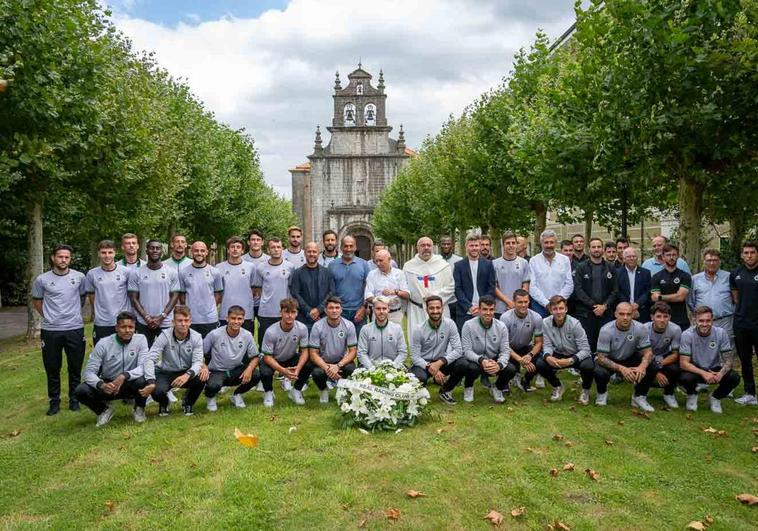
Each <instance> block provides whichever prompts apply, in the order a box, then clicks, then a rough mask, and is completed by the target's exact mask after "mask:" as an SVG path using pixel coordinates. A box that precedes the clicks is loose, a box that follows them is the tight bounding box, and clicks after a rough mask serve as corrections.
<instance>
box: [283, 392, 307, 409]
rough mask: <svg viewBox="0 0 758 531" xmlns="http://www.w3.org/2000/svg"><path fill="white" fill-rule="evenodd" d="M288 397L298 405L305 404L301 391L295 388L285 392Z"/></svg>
mask: <svg viewBox="0 0 758 531" xmlns="http://www.w3.org/2000/svg"><path fill="white" fill-rule="evenodd" d="M287 394H288V396H289V397H290V400H292V401H293V402H294V403H295V404H297V405H298V406H302V405H304V404H305V399H304V398H303V393H302V391H298V390H297V389H294V388H293V389H292V390H291V391H290V392H289V393H287Z"/></svg>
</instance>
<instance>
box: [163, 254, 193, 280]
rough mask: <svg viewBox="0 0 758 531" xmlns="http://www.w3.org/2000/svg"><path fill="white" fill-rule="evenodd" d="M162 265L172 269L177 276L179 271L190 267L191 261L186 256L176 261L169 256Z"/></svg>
mask: <svg viewBox="0 0 758 531" xmlns="http://www.w3.org/2000/svg"><path fill="white" fill-rule="evenodd" d="M163 265H167V266H169V267H170V268H172V269H174V270H175V271H176V274H177V275H178V274H179V271H181V270H182V269H184V268H185V267H189V266H191V265H192V259H191V258H190V257H188V256H182V259H181V260H177V259H176V258H174V257H173V256H169V257H168V258H166V259H165V260H164V261H163Z"/></svg>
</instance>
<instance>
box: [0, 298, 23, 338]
mask: <svg viewBox="0 0 758 531" xmlns="http://www.w3.org/2000/svg"><path fill="white" fill-rule="evenodd" d="M26 319H27V313H26V306H8V307H5V308H0V339H7V338H9V337H15V336H21V335H24V334H26Z"/></svg>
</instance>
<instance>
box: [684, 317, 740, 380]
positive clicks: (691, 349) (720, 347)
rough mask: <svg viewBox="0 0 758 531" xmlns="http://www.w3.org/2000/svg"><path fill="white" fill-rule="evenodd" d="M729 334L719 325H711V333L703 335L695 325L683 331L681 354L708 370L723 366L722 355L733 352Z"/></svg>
mask: <svg viewBox="0 0 758 531" xmlns="http://www.w3.org/2000/svg"><path fill="white" fill-rule="evenodd" d="M731 350H732V344H731V342H730V340H729V334H728V333H727V331H726V330H724V329H723V328H720V327H718V326H713V327H711V333H710V334H708V335H707V336H705V337H703V336H701V335H700V334H699V333H698V331H697V327H695V326H693V327H691V328H688V329H687V330H685V331H684V332H682V340H681V343H680V345H679V355H681V356H689V357H690V359H691V361H692V363H694V364H695V366H697V367H699V368H701V369H703V370H705V371H708V370H713V369H717V368H719V367H721V366H722V364H723V362H722V361H721V355H722V354H723V353H725V352H731Z"/></svg>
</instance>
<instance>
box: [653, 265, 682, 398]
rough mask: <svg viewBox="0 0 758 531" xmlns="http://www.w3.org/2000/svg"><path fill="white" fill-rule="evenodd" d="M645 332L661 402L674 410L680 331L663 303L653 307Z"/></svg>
mask: <svg viewBox="0 0 758 531" xmlns="http://www.w3.org/2000/svg"><path fill="white" fill-rule="evenodd" d="M645 271H647V269H646V270H645ZM645 330H647V333H648V336H649V337H650V348H652V349H653V366H654V367H655V370H656V374H655V381H656V383H657V384H658V385H659V386H660V387H662V388H663V401H664V402H665V403H666V405H667V406H668V407H670V408H671V409H676V408H678V407H679V404H678V403H677V401H676V397H675V396H674V391H676V385H677V383H679V376H680V373H681V371H680V370H679V344H680V342H681V339H682V329H681V328H679V327H678V326H677V325H675V324H674V323H672V322H671V308H670V307H669V305H668V304H666V303H665V302H656V303H655V304H654V305H653V320H652V321H650V322H649V323H645Z"/></svg>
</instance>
